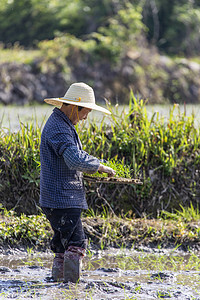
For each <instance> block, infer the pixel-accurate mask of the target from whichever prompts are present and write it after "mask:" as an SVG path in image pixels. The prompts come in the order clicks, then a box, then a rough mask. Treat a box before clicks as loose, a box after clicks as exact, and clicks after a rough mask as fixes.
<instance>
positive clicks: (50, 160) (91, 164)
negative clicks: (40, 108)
mask: <svg viewBox="0 0 200 300" xmlns="http://www.w3.org/2000/svg"><path fill="white" fill-rule="evenodd" d="M44 101H45V102H47V103H49V104H52V105H55V106H59V107H60V108H58V107H56V108H54V110H53V112H52V114H51V115H50V117H49V119H48V120H47V122H46V124H45V126H44V129H43V131H42V136H41V145H40V160H41V174H40V206H41V208H42V210H43V212H44V214H45V215H46V217H47V219H48V220H49V221H50V224H51V227H52V229H53V232H54V236H53V238H52V240H51V250H52V251H53V252H54V253H55V257H54V261H53V266H52V277H53V279H54V280H55V281H64V282H68V281H71V282H77V281H78V279H79V277H80V271H81V260H82V258H83V257H84V255H85V252H86V248H87V239H86V236H85V234H84V231H83V227H82V223H81V212H82V210H83V209H87V208H88V206H87V202H86V199H85V192H84V184H83V179H82V172H86V173H95V172H97V171H99V172H100V173H102V172H104V173H108V176H114V175H115V171H114V170H113V169H111V168H109V167H107V166H104V165H102V164H101V163H100V161H99V159H97V158H96V157H94V156H91V155H89V154H88V153H87V152H85V151H83V150H82V145H81V142H80V139H79V137H78V134H77V132H76V129H75V127H74V125H76V124H77V123H78V122H79V121H80V120H86V119H87V116H88V114H89V112H90V111H91V110H92V109H94V110H97V111H100V112H103V113H107V114H110V112H109V111H108V110H107V109H105V108H103V107H100V106H98V105H96V104H95V96H94V92H93V89H92V88H91V87H90V86H88V85H87V84H85V83H82V82H81V83H74V84H72V85H71V86H70V87H69V89H68V90H67V92H66V94H65V95H64V97H62V98H50V99H45V100H44Z"/></svg>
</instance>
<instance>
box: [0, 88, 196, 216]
mask: <svg viewBox="0 0 200 300" xmlns="http://www.w3.org/2000/svg"><path fill="white" fill-rule="evenodd" d="M146 105H147V102H146V101H143V100H141V99H137V98H135V96H134V94H133V93H132V92H131V93H130V102H129V107H128V109H127V108H124V109H123V110H122V111H120V110H119V108H118V107H117V106H115V107H112V106H110V105H108V109H109V110H110V111H111V113H112V114H111V116H110V119H109V122H104V119H103V120H102V122H101V124H100V125H98V124H97V122H95V120H93V121H91V122H90V123H89V124H87V125H86V124H85V125H82V126H81V125H79V126H77V130H78V134H79V136H80V139H81V141H82V144H83V147H84V150H86V151H87V152H88V153H90V154H91V155H94V156H96V157H98V158H100V159H102V160H103V161H104V160H105V161H107V164H109V165H110V166H111V167H112V168H114V169H115V170H116V171H117V176H119V177H128V178H140V179H141V180H142V181H143V185H142V186H137V185H128V186H127V185H115V184H101V185H98V184H97V185H94V184H93V183H86V193H87V199H88V203H89V205H90V206H91V208H93V209H95V210H96V209H99V208H100V207H102V205H106V206H107V208H109V210H111V211H112V212H115V213H118V214H120V215H123V213H124V214H126V213H127V212H132V213H133V214H135V215H137V216H142V215H143V214H144V213H145V214H147V215H148V216H158V215H160V212H161V211H162V210H165V211H169V212H172V213H173V212H174V211H175V210H177V209H178V210H180V205H182V207H188V206H190V203H192V205H193V207H194V209H196V207H197V204H198V198H199V196H200V182H199V172H200V171H199V170H200V135H199V129H198V128H196V127H195V123H194V121H195V120H194V115H192V116H189V117H187V116H186V114H185V113H181V112H180V109H179V107H176V105H174V107H173V108H172V109H171V110H170V113H169V117H168V118H166V119H164V118H163V117H162V116H160V115H159V113H156V112H155V113H154V114H153V115H152V116H151V117H149V116H148V114H147V109H146ZM40 137H41V127H39V126H38V125H37V123H36V124H35V125H34V124H33V122H32V123H29V124H22V123H21V128H20V130H19V131H18V132H11V131H5V130H1V133H0V157H1V159H0V179H1V182H0V196H1V201H2V203H3V205H4V206H5V207H6V208H8V209H10V208H16V207H18V208H19V210H21V211H28V212H29V213H33V212H37V211H38V208H37V205H38V201H39V175H40V153H39V144H40Z"/></svg>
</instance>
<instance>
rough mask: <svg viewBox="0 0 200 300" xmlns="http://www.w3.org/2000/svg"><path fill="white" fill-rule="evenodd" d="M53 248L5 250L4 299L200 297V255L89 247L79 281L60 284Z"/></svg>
mask: <svg viewBox="0 0 200 300" xmlns="http://www.w3.org/2000/svg"><path fill="white" fill-rule="evenodd" d="M52 262H53V254H52V252H50V251H46V252H35V251H33V250H32V249H26V250H13V249H10V250H2V251H1V253H0V299H42V300H43V299H44V300H45V299H58V300H59V299H73V300H75V299H77V300H82V299H95V300H100V299H127V300H128V299H143V300H146V299H182V300H183V299H188V300H189V299H200V255H199V254H198V253H195V252H190V251H188V252H182V251H179V250H164V249H163V250H162V249H153V250H152V249H148V248H143V249H140V250H135V249H132V250H128V249H108V250H88V254H87V257H86V258H85V259H84V262H83V268H82V276H81V279H80V282H79V283H78V284H69V283H55V282H53V280H52V278H51V266H52Z"/></svg>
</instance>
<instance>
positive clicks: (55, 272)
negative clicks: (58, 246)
mask: <svg viewBox="0 0 200 300" xmlns="http://www.w3.org/2000/svg"><path fill="white" fill-rule="evenodd" d="M52 277H53V279H54V281H63V280H64V253H55V257H54V260H53V266H52Z"/></svg>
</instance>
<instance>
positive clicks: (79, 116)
mask: <svg viewBox="0 0 200 300" xmlns="http://www.w3.org/2000/svg"><path fill="white" fill-rule="evenodd" d="M90 112H91V109H90V108H86V107H83V108H82V109H81V110H80V111H78V107H77V106H76V107H75V109H74V113H73V120H72V123H73V125H76V124H77V123H78V122H79V121H81V120H86V119H87V116H88V114H89V113H90Z"/></svg>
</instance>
